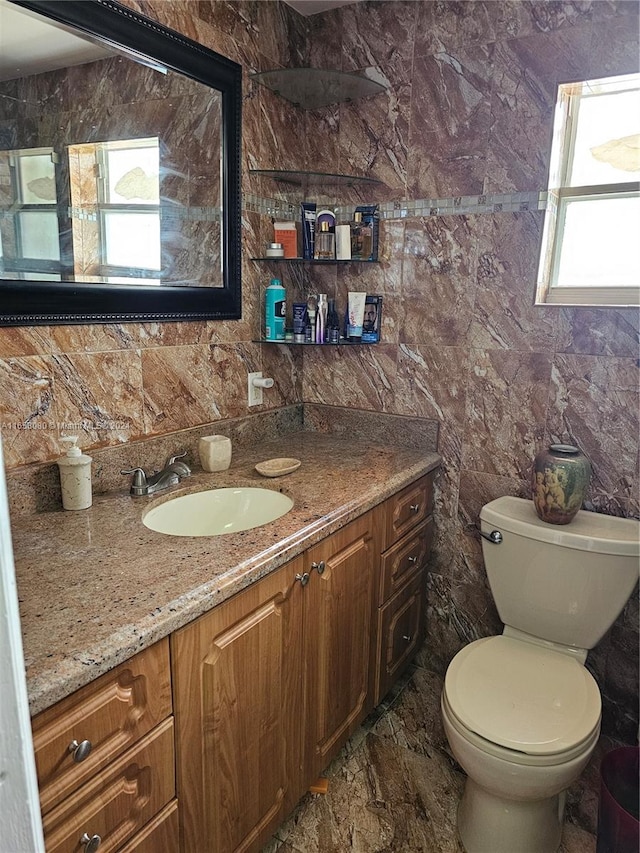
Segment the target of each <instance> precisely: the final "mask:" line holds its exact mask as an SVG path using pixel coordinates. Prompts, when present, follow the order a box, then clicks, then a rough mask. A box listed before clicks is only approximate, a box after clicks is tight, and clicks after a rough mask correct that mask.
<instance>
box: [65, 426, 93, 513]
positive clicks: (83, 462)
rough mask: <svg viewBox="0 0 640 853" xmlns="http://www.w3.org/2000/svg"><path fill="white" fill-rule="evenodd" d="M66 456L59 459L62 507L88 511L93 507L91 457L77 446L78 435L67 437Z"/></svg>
mask: <svg viewBox="0 0 640 853" xmlns="http://www.w3.org/2000/svg"><path fill="white" fill-rule="evenodd" d="M61 440H62V443H63V444H64V445H66V446H67V447H68V450H67V453H66V456H63V457H62V458H61V459H58V467H59V469H60V488H61V490H62V506H63V507H64V508H65V509H88V508H89V507H90V506H91V457H90V456H85V455H84V453H83V452H82V451H81V450H80V448H79V447H78V446H77V445H76V442H77V441H78V436H77V435H65V436H63V437H62V439H61Z"/></svg>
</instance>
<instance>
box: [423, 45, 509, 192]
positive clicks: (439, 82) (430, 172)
mask: <svg viewBox="0 0 640 853" xmlns="http://www.w3.org/2000/svg"><path fill="white" fill-rule="evenodd" d="M492 66H493V45H471V46H469V47H467V48H464V49H456V50H455V51H452V52H451V53H444V52H443V53H438V54H435V55H433V56H426V57H421V58H418V59H416V60H415V62H414V67H413V80H412V87H411V134H410V138H409V145H410V148H409V158H408V164H409V165H408V179H407V194H408V197H409V198H442V197H448V196H459V195H469V194H474V193H481V192H482V190H483V180H484V176H485V169H486V166H485V161H486V157H487V146H488V142H489V128H490V117H491V83H492Z"/></svg>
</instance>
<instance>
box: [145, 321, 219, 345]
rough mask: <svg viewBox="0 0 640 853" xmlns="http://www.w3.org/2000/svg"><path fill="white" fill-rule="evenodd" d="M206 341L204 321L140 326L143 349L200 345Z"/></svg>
mask: <svg viewBox="0 0 640 853" xmlns="http://www.w3.org/2000/svg"><path fill="white" fill-rule="evenodd" d="M206 340H207V322H206V320H202V321H199V320H194V321H190V322H184V323H142V324H141V325H140V346H141V347H145V348H147V347H163V346H171V347H175V346H184V345H188V344H201V343H204V342H205V341H206Z"/></svg>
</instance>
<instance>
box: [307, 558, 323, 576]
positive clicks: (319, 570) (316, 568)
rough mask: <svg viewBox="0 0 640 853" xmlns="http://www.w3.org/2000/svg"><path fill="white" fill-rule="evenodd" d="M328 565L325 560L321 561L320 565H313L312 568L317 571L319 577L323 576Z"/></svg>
mask: <svg viewBox="0 0 640 853" xmlns="http://www.w3.org/2000/svg"><path fill="white" fill-rule="evenodd" d="M326 567H327V566H326V563H325V561H324V560H320V562H319V563H311V568H312V569H315V570H316V571H317V573H318V574H319V575H321V574H322V573H323V572H324V570H325V569H326Z"/></svg>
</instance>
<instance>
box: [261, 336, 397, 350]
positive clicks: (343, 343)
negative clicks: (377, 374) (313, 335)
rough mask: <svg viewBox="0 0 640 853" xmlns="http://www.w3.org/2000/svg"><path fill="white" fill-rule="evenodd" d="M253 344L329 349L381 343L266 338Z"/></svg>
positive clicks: (342, 339)
mask: <svg viewBox="0 0 640 853" xmlns="http://www.w3.org/2000/svg"><path fill="white" fill-rule="evenodd" d="M251 343H253V344H287V345H288V346H291V347H325V348H327V349H329V348H333V347H371V346H375V345H376V344H379V343H380V341H347V340H345V339H344V338H340V340H339V342H338V343H337V344H329V343H324V344H317V343H316V342H315V341H267V340H265V339H264V338H262V339H260V340H255V341H252V342H251Z"/></svg>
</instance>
